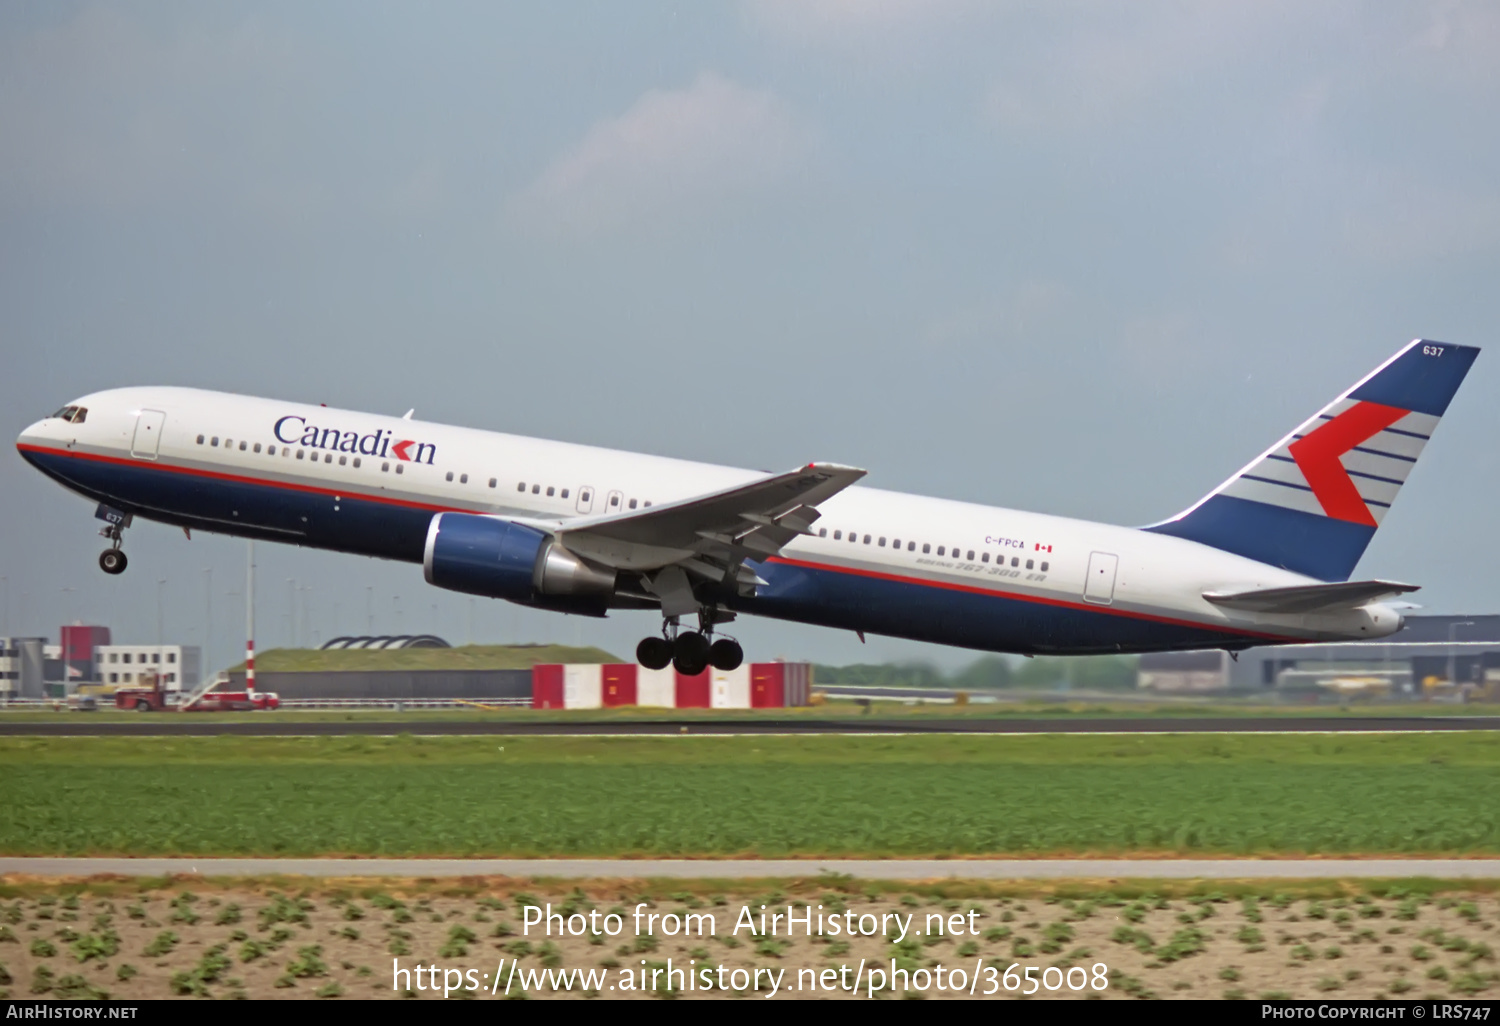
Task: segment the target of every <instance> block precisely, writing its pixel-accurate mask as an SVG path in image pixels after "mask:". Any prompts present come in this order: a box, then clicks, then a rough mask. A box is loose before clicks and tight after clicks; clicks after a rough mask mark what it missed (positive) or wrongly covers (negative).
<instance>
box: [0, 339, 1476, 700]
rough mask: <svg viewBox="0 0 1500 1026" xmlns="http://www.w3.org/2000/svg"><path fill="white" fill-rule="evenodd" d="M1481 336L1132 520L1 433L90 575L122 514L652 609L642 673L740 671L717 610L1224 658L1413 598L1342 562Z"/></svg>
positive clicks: (81, 413) (396, 438)
mask: <svg viewBox="0 0 1500 1026" xmlns="http://www.w3.org/2000/svg"><path fill="white" fill-rule="evenodd" d="M1478 353H1479V350H1478V349H1476V348H1473V347H1469V346H1455V345H1447V344H1445V343H1441V342H1430V341H1424V340H1420V339H1419V340H1418V341H1415V342H1412V343H1411V344H1410V345H1408V346H1406V347H1405V348H1403V349H1402V350H1401V351H1400V352H1398V353H1397V354H1396V355H1395V356H1393V357H1391V358H1390V359H1389V360H1387V361H1386V362H1385V363H1383V364H1381V365H1380V366H1379V367H1377V368H1376V369H1375V370H1374V371H1373V372H1371V373H1370V374H1369V375H1368V376H1366V377H1364V378H1362V379H1360V381H1359V382H1358V383H1357V384H1355V385H1354V387H1352V388H1351V389H1349V390H1348V391H1347V392H1345V393H1344V394H1343V395H1341V396H1339V397H1338V398H1337V399H1335V400H1334V401H1333V402H1332V403H1330V404H1328V405H1327V406H1326V407H1324V408H1323V409H1322V410H1320V411H1319V412H1318V413H1317V414H1316V415H1314V416H1313V417H1311V418H1309V419H1308V420H1307V421H1306V422H1305V423H1303V424H1301V425H1299V426H1298V427H1297V428H1296V430H1294V431H1292V433H1291V434H1289V435H1287V436H1286V437H1285V438H1283V439H1281V440H1280V441H1279V442H1277V443H1276V444H1275V445H1273V446H1271V448H1269V449H1267V450H1266V452H1265V453H1264V454H1262V455H1261V456H1259V457H1257V458H1256V459H1254V460H1252V461H1251V462H1250V464H1249V465H1248V466H1247V467H1245V468H1244V469H1243V470H1241V471H1240V472H1239V473H1237V474H1235V475H1233V476H1232V477H1230V478H1229V480H1227V481H1225V482H1224V483H1223V484H1221V485H1220V486H1219V487H1218V488H1215V489H1214V490H1213V491H1212V492H1210V493H1209V494H1208V495H1206V496H1204V497H1203V498H1202V499H1201V500H1199V501H1198V502H1196V503H1194V504H1193V505H1192V506H1190V507H1189V508H1188V509H1186V510H1184V511H1182V512H1181V513H1179V514H1177V515H1176V516H1174V517H1172V518H1170V519H1168V520H1164V521H1162V522H1161V523H1158V524H1152V525H1150V526H1148V527H1142V528H1130V527H1113V526H1110V525H1107V524H1096V523H1089V522H1087V521H1082V520H1070V519H1067V518H1064V517H1056V516H1047V515H1043V514H1039V513H1024V512H1019V511H1016V510H1010V509H1000V508H996V507H991V506H980V505H976V504H973V503H967V502H954V501H951V500H948V499H936V498H927V497H924V496H919V495H906V494H901V493H898V492H887V491H880V490H877V489H873V488H862V487H858V486H856V484H855V483H856V482H857V481H859V480H860V479H861V478H863V477H864V476H865V471H863V470H859V469H856V468H854V467H847V466H841V465H839V464H836V463H809V464H807V465H806V466H803V467H798V468H796V469H795V470H791V471H788V472H786V473H784V474H765V473H759V472H755V471H749V470H736V469H733V468H730V467H720V466H713V465H709V464H702V463H689V462H686V461H683V460H675V459H667V458H664V457H659V456H646V455H641V454H637V453H628V452H617V451H612V450H609V449H597V448H593V447H590V446H584V445H570V444H565V443H562V442H548V441H542V440H539V439H533V438H522V437H517V436H515V435H504V434H497V433H494V432H489V431H476V430H472V429H469V428H461V427H448V426H445V425H441V424H428V423H423V422H420V421H416V420H412V419H410V416H411V415H410V414H408V415H407V416H406V417H402V418H397V417H385V416H379V415H376V414H368V413H355V412H352V411H348V410H335V409H328V408H326V407H323V406H308V405H302V404H297V403H287V402H281V401H279V400H275V399H256V398H252V397H249V396H240V395H227V394H224V393H219V392H207V391H201V390H198V389H191V388H154V387H152V388H122V389H113V390H109V391H104V392H96V393H93V394H92V395H86V396H83V397H82V398H79V399H77V400H75V401H73V402H71V403H69V404H68V405H66V406H64V407H63V408H62V409H60V410H58V411H57V413H55V414H53V415H52V416H50V417H47V418H45V419H43V420H40V421H38V422H37V423H35V424H33V425H31V426H30V427H28V428H27V429H26V430H25V431H24V432H22V434H21V437H20V439H19V440H18V441H17V443H16V447H17V448H18V449H19V450H20V452H21V455H22V456H23V457H25V459H26V460H27V461H29V462H30V463H31V464H32V465H33V466H35V467H36V468H37V469H39V470H40V471H42V472H43V473H44V474H46V475H48V476H49V477H51V478H53V479H54V480H56V481H58V482H59V483H60V484H62V485H63V486H64V487H66V488H69V489H71V490H73V491H75V492H78V493H79V494H80V495H84V496H87V497H88V498H89V499H91V500H94V501H95V502H97V503H98V504H99V506H98V508H97V511H96V516H98V517H99V518H101V519H103V520H105V521H106V522H107V524H108V525H109V526H107V527H106V528H105V529H104V532H103V533H104V534H105V535H106V536H107V537H108V538H110V540H111V542H112V546H111V547H110V548H109V549H106V550H105V551H104V553H103V554H101V555H100V557H99V565H100V566H101V567H102V568H103V569H104V571H105V572H106V573H111V574H117V573H120V572H122V571H123V570H124V569H125V563H126V560H125V553H124V551H123V549H122V547H121V542H122V539H123V530H124V529H125V528H127V527H128V526H129V525H130V523H131V520H132V519H133V518H134V517H144V518H146V519H148V520H156V521H160V522H162V523H166V524H173V525H176V526H179V527H182V528H185V529H194V528H196V529H198V530H204V531H217V532H220V533H223V534H232V535H238V536H242V537H246V538H256V539H264V540H269V541H277V542H285V543H287V544H292V545H309V546H313V547H316V548H323V549H336V550H338V551H341V552H350V553H355V554H358V555H364V556H379V557H382V558H385V559H398V560H405V561H407V562H411V563H421V564H422V567H423V571H424V573H425V575H426V578H427V580H428V582H429V583H431V584H434V585H436V586H437V587H439V588H449V589H452V590H454V591H460V592H465V593H467V594H470V595H484V596H488V597H491V598H502V599H507V600H509V601H511V602H518V603H521V604H523V605H528V606H536V607H539V608H542V609H550V610H555V611H558V612H564V613H576V614H584V615H589V616H603V615H605V614H606V612H607V611H608V610H610V609H651V610H658V611H659V612H660V614H661V616H662V630H661V634H660V635H659V636H657V635H653V636H651V637H648V638H646V639H645V640H643V641H642V642H641V643H640V646H639V647H638V648H637V650H636V655H637V657H638V658H639V659H640V661H641V663H642V664H644V665H646V666H649V667H652V668H657V669H660V668H663V667H665V666H666V665H667V664H668V663H673V664H675V665H676V667H677V669H678V670H679V671H680V672H682V673H688V674H693V673H700V672H702V671H703V670H704V669H706V668H707V667H708V666H710V665H711V666H714V667H716V668H718V669H725V670H727V669H733V668H734V667H736V666H738V665H739V663H740V662H741V660H742V659H743V657H744V653H743V652H742V651H741V649H740V646H739V644H738V643H736V642H735V641H734V640H733V639H732V638H729V637H725V636H723V632H722V631H719V628H720V627H722V626H723V625H724V624H726V623H729V622H730V621H732V620H733V619H734V618H735V616H736V614H739V613H745V614H755V615H760V616H772V617H778V618H781V619H786V620H796V621H799V622H802V623H810V624H819V625H822V626H825V627H834V628H839V629H843V630H852V631H859V632H869V633H873V634H885V635H891V636H894V637H900V638H912V639H915V640H918V641H930V642H936V643H939V644H944V645H958V646H963V647H966V648H973V649H982V650H986V651H992V652H1015V653H1024V654H1035V653H1054V654H1083V653H1101V652H1152V651H1163V650H1169V649H1194V648H1223V649H1228V650H1231V651H1235V650H1238V649H1241V648H1246V647H1249V646H1251V645H1257V644H1263V643H1266V642H1325V641H1344V640H1351V639H1363V638H1377V637H1381V636H1384V635H1388V634H1391V633H1393V632H1395V631H1397V630H1400V628H1401V624H1402V618H1401V615H1400V613H1399V611H1398V609H1397V608H1396V607H1395V606H1393V605H1391V604H1390V603H1389V600H1391V599H1394V598H1395V597H1396V596H1399V595H1402V594H1404V593H1407V592H1411V591H1415V590H1416V588H1415V587H1414V586H1413V585H1409V584H1396V583H1392V582H1388V581H1381V580H1366V581H1350V580H1349V577H1350V574H1351V573H1353V571H1354V568H1355V565H1356V564H1357V563H1358V562H1359V559H1360V556H1361V555H1362V554H1363V553H1364V551H1365V546H1367V545H1368V544H1369V542H1370V539H1371V538H1372V537H1373V536H1374V534H1375V531H1376V529H1377V528H1378V527H1379V526H1380V523H1381V521H1382V520H1383V519H1384V517H1385V514H1386V511H1387V510H1388V509H1390V506H1391V503H1392V501H1394V499H1395V498H1396V493H1397V492H1398V491H1400V490H1401V485H1402V483H1403V482H1404V481H1405V480H1406V476H1407V474H1408V473H1410V472H1411V469H1412V467H1413V466H1414V465H1415V464H1416V461H1417V458H1418V456H1420V455H1421V453H1422V449H1423V447H1424V446H1426V444H1427V441H1428V439H1429V438H1430V437H1431V435H1432V432H1433V429H1434V428H1435V427H1436V426H1437V423H1438V420H1439V418H1441V417H1442V415H1443V413H1444V411H1445V410H1446V409H1447V408H1448V403H1449V402H1450V401H1451V400H1452V398H1453V395H1454V393H1455V392H1457V390H1458V386H1459V385H1460V384H1461V383H1462V381H1463V379H1464V376H1465V375H1466V374H1467V373H1468V370H1469V367H1470V365H1471V364H1473V362H1474V358H1475V357H1476V356H1477V355H1478ZM684 618H688V619H687V620H684ZM716 634H717V637H716Z"/></svg>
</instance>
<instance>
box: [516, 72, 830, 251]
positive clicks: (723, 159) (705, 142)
mask: <svg viewBox="0 0 1500 1026" xmlns="http://www.w3.org/2000/svg"><path fill="white" fill-rule="evenodd" d="M811 149H812V146H811V137H810V134H809V133H808V132H807V131H806V130H805V129H804V128H803V126H802V125H801V124H800V123H799V122H798V120H797V118H796V117H795V116H794V115H793V114H792V113H791V111H790V110H788V109H787V107H786V106H785V105H784V104H783V103H782V102H781V101H780V100H778V99H777V98H776V97H775V96H774V95H772V94H771V93H768V92H760V91H756V90H752V89H747V88H745V87H743V86H740V85H737V84H735V83H733V82H730V81H728V80H726V79H724V78H721V77H719V76H718V75H713V74H703V75H700V76H699V77H698V80H697V81H696V82H694V83H693V84H692V85H691V86H689V87H687V88H686V89H678V90H661V89H654V90H651V91H650V92H648V93H646V94H645V95H644V96H642V97H641V98H640V99H638V100H637V101H636V102H635V103H634V104H633V105H632V106H631V107H630V109H629V110H627V111H625V113H623V114H621V115H620V116H619V117H616V118H611V119H609V120H607V121H601V122H599V123H598V124H596V125H594V127H593V128H591V129H589V131H588V132H587V133H586V134H585V135H584V137H583V139H582V140H580V141H579V142H578V144H577V145H575V146H574V147H572V148H571V149H569V150H568V151H567V152H566V153H564V154H562V155H561V156H560V157H558V158H557V159H556V160H555V161H553V162H552V164H551V165H550V166H548V167H547V168H546V170H544V171H543V172H542V173H541V175H540V176H539V177H538V178H537V180H536V181H535V182H533V183H532V184H531V185H530V186H529V187H528V188H527V189H525V190H524V191H523V192H522V193H521V194H519V195H518V196H516V197H514V198H513V200H512V201H511V203H510V211H511V213H512V214H513V215H515V216H517V217H519V218H521V219H522V220H527V221H540V222H542V223H543V224H550V225H553V226H561V227H566V228H569V229H572V230H578V231H592V230H599V229H610V228H616V227H619V226H621V225H624V224H627V223H631V222H638V221H641V220H645V219H652V218H662V217H667V218H672V217H674V216H676V215H682V214H688V213H699V212H702V211H703V210H704V209H706V208H712V207H714V206H718V205H722V204H723V203H725V202H728V201H731V200H733V199H735V198H736V197H742V196H746V195H751V194H754V193H757V192H760V191H763V190H765V189H766V188H768V187H771V186H774V185H775V184H777V183H779V182H782V181H784V180H785V179H787V178H788V177H789V176H790V175H791V174H792V173H793V172H794V171H795V170H796V169H797V168H798V167H799V166H802V165H803V164H804V163H805V161H806V159H807V158H808V157H809V155H810V153H811Z"/></svg>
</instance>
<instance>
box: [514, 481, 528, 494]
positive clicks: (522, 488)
mask: <svg viewBox="0 0 1500 1026" xmlns="http://www.w3.org/2000/svg"><path fill="white" fill-rule="evenodd" d="M525 490H526V482H525V481H522V482H521V483H520V484H518V485H516V491H518V492H524V491H525Z"/></svg>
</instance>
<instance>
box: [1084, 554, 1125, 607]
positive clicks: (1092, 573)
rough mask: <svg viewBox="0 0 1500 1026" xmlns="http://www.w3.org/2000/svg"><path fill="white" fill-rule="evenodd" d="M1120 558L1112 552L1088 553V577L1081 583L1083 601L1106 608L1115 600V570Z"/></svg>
mask: <svg viewBox="0 0 1500 1026" xmlns="http://www.w3.org/2000/svg"><path fill="white" fill-rule="evenodd" d="M1119 565H1120V557H1119V556H1116V555H1115V554H1114V553H1112V552H1091V553H1089V575H1088V577H1087V578H1085V579H1084V582H1083V600H1084V601H1085V602H1095V603H1098V604H1099V605H1101V606H1107V605H1109V604H1110V603H1112V602H1114V600H1115V570H1116V569H1117V568H1118V567H1119Z"/></svg>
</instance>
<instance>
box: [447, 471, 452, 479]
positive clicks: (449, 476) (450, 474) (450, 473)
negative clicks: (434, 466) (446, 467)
mask: <svg viewBox="0 0 1500 1026" xmlns="http://www.w3.org/2000/svg"><path fill="white" fill-rule="evenodd" d="M447 480H449V481H452V480H453V471H451V470H450V471H448V476H447Z"/></svg>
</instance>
